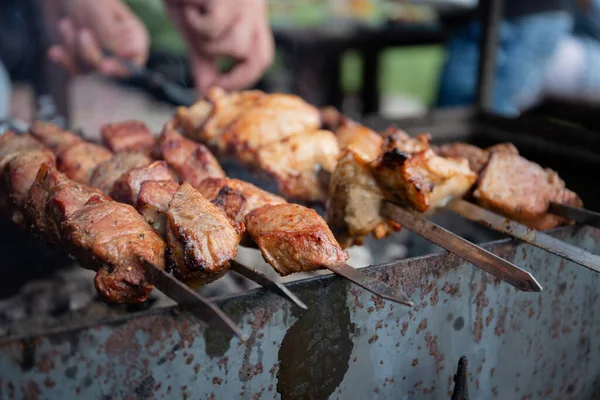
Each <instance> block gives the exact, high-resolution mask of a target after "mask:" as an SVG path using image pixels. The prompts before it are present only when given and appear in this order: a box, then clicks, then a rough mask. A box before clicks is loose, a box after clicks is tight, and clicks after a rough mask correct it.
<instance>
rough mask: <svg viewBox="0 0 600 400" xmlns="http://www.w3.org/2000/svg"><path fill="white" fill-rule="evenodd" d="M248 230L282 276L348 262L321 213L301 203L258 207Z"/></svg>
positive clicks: (264, 255) (247, 222) (345, 254)
mask: <svg viewBox="0 0 600 400" xmlns="http://www.w3.org/2000/svg"><path fill="white" fill-rule="evenodd" d="M246 229H247V230H248V233H249V234H250V236H251V237H252V239H253V240H254V241H255V242H256V244H257V245H258V248H259V249H260V251H261V253H262V255H263V257H264V259H265V260H266V261H267V262H268V263H269V264H271V266H272V267H273V268H274V269H275V270H276V271H277V272H278V273H279V274H280V275H282V276H285V275H288V274H291V273H294V272H302V271H314V270H318V269H323V268H325V267H326V266H331V265H335V264H339V263H344V262H345V261H346V260H347V259H348V254H347V253H346V252H345V251H344V250H342V248H341V247H340V245H339V244H338V243H337V242H336V240H335V238H334V237H333V233H331V230H329V227H328V226H327V223H325V221H324V220H323V219H322V218H321V217H320V216H319V214H317V213H316V212H315V211H314V210H312V209H310V208H306V207H303V206H301V205H298V204H278V205H267V206H263V207H261V208H258V209H256V210H254V211H252V212H251V213H250V214H248V216H247V217H246Z"/></svg>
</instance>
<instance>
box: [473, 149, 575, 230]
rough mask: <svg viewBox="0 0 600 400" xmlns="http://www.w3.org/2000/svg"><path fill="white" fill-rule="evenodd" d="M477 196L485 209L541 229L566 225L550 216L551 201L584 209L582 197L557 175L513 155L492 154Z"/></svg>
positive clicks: (563, 221) (564, 222)
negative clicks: (567, 186) (568, 187)
mask: <svg viewBox="0 0 600 400" xmlns="http://www.w3.org/2000/svg"><path fill="white" fill-rule="evenodd" d="M474 197H475V198H476V200H477V202H478V203H479V204H480V205H481V206H483V207H484V208H487V209H489V210H491V211H494V212H497V213H499V214H502V215H504V216H506V217H508V218H511V219H514V220H515V221H518V222H521V223H522V224H525V225H527V226H529V227H531V228H534V229H538V230H546V229H551V228H554V227H556V226H559V225H564V224H566V223H567V221H565V220H564V219H562V218H560V217H558V216H555V215H552V214H548V207H549V205H550V202H551V201H554V202H556V203H560V204H567V205H571V206H576V207H582V206H583V203H582V201H581V199H580V198H579V196H577V194H575V193H574V192H572V191H570V190H568V189H567V188H566V187H565V182H564V181H563V180H562V179H560V178H559V177H558V174H557V173H556V172H554V171H552V170H550V169H543V168H542V167H540V166H539V165H537V164H535V163H533V162H531V161H528V160H526V159H525V158H523V157H521V156H518V155H515V154H510V153H493V154H492V156H491V157H490V161H489V163H488V164H487V166H486V167H485V169H484V170H483V172H482V174H481V178H480V181H479V183H478V185H477V189H476V190H475V193H474Z"/></svg>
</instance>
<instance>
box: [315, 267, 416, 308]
mask: <svg viewBox="0 0 600 400" xmlns="http://www.w3.org/2000/svg"><path fill="white" fill-rule="evenodd" d="M326 268H327V269H329V270H330V271H332V272H335V273H336V274H338V275H340V276H341V277H343V278H346V279H348V280H349V281H350V282H354V283H355V284H357V285H358V286H360V287H362V288H364V289H366V290H368V291H369V292H371V293H374V294H376V295H377V296H380V297H383V298H384V299H388V300H391V301H395V302H396V303H400V304H404V305H406V306H409V307H412V306H413V302H412V301H410V299H409V298H408V297H407V296H406V295H405V294H404V293H401V292H400V291H399V290H397V289H394V288H392V287H390V286H388V285H386V284H385V283H383V282H381V281H380V280H377V279H375V278H371V277H370V276H369V275H366V274H364V273H362V272H360V271H358V270H357V269H355V268H352V267H351V266H349V265H348V264H335V265H329V266H326Z"/></svg>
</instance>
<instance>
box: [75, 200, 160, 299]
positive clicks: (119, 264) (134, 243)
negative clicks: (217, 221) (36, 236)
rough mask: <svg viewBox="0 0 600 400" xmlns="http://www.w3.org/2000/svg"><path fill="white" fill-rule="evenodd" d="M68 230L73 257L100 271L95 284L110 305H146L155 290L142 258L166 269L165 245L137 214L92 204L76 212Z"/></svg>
mask: <svg viewBox="0 0 600 400" xmlns="http://www.w3.org/2000/svg"><path fill="white" fill-rule="evenodd" d="M64 227H65V230H66V232H67V233H68V234H69V243H70V245H71V253H72V254H73V255H74V256H75V257H76V258H77V261H78V262H79V263H80V264H81V265H82V266H83V267H85V268H89V269H93V270H95V271H97V273H96V278H95V279H94V283H95V285H96V290H97V291H98V293H99V294H100V295H101V296H102V297H103V299H104V300H106V301H107V302H110V303H142V302H143V301H145V300H146V298H147V297H148V295H149V294H150V292H151V290H152V285H151V284H150V283H149V282H148V281H147V280H146V278H145V276H144V267H143V261H142V258H145V259H147V260H148V261H150V262H152V263H154V264H155V265H157V266H158V267H160V268H164V265H165V242H164V241H163V240H162V239H161V238H160V237H158V235H157V234H156V232H154V230H152V227H150V225H148V224H147V223H146V221H144V219H143V218H142V217H141V215H139V214H138V213H137V211H136V210H135V209H134V208H133V207H131V206H129V205H127V204H122V203H117V202H114V201H112V202H107V203H100V204H90V205H87V206H84V207H82V208H80V209H79V210H77V211H75V212H74V213H73V214H72V215H71V217H70V218H68V219H67V220H66V221H65V223H64Z"/></svg>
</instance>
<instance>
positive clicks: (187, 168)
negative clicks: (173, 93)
mask: <svg viewBox="0 0 600 400" xmlns="http://www.w3.org/2000/svg"><path fill="white" fill-rule="evenodd" d="M158 144H159V148H160V152H161V155H162V158H163V159H164V160H165V161H166V162H167V163H168V164H169V166H170V167H171V168H173V170H175V172H176V173H177V174H178V175H179V178H180V179H181V180H183V181H187V182H189V183H190V184H191V185H192V186H193V187H197V186H198V185H199V184H200V182H202V181H203V180H204V179H206V178H224V177H225V172H223V169H222V168H221V166H220V165H219V163H218V162H217V159H216V158H215V156H213V154H212V153H211V152H210V150H208V148H206V146H204V145H202V144H200V143H195V142H193V141H191V140H189V139H186V138H184V137H183V136H182V135H181V134H179V132H177V131H176V130H175V128H173V124H172V123H171V122H168V123H166V124H165V126H164V129H163V132H162V134H161V136H160V137H159V140H158Z"/></svg>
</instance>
